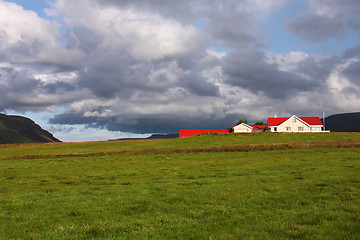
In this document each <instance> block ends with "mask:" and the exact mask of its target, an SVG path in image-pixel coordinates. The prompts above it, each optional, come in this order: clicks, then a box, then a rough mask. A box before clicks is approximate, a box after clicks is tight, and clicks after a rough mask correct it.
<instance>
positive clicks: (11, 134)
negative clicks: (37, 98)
mask: <svg viewBox="0 0 360 240" xmlns="http://www.w3.org/2000/svg"><path fill="white" fill-rule="evenodd" d="M45 142H60V141H59V140H58V139H56V138H54V136H53V135H52V134H51V133H49V132H48V131H45V130H44V129H42V128H41V127H40V126H39V125H37V124H36V123H35V122H34V121H32V120H31V119H29V118H25V117H20V116H10V115H5V114H0V144H8V143H45Z"/></svg>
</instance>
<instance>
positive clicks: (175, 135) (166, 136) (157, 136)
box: [110, 133, 179, 141]
mask: <svg viewBox="0 0 360 240" xmlns="http://www.w3.org/2000/svg"><path fill="white" fill-rule="evenodd" d="M178 137H179V134H178V133H169V134H153V135H151V136H150V137H147V138H120V139H115V140H110V141H119V140H151V139H173V138H178Z"/></svg>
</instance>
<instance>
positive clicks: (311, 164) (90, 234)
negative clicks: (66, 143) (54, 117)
mask: <svg viewBox="0 0 360 240" xmlns="http://www.w3.org/2000/svg"><path fill="white" fill-rule="evenodd" d="M221 137H222V136H221ZM112 144H114V143H112ZM118 144H119V143H118ZM126 144H128V143H126ZM42 147H43V146H42ZM120 147H121V146H120ZM359 153H360V149H359V148H347V149H342V148H337V149H329V148H322V149H308V150H287V151H273V152H248V153H245V152H239V153H236V152H233V153H182V154H151V155H146V154H143V155H124V156H93V157H72V158H70V157H69V158H66V157H63V158H54V159H29V160H21V161H1V162H0V169H1V172H0V173H1V176H0V177H1V185H0V188H1V191H0V192H1V195H0V196H1V197H0V201H1V210H0V216H1V217H0V219H1V232H0V238H1V239H85V238H86V239H94V238H95V239H359V238H360V174H359V172H360V154H359Z"/></svg>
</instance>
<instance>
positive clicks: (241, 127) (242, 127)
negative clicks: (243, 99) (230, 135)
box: [233, 123, 253, 133]
mask: <svg viewBox="0 0 360 240" xmlns="http://www.w3.org/2000/svg"><path fill="white" fill-rule="evenodd" d="M252 130H253V127H251V126H249V125H247V124H245V123H240V124H239V125H235V126H233V131H234V133H242V132H252Z"/></svg>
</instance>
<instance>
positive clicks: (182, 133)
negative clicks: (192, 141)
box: [179, 129, 230, 137]
mask: <svg viewBox="0 0 360 240" xmlns="http://www.w3.org/2000/svg"><path fill="white" fill-rule="evenodd" d="M212 132H214V133H229V132H230V130H229V129H180V130H179V137H192V136H195V135H198V134H200V133H212Z"/></svg>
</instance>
